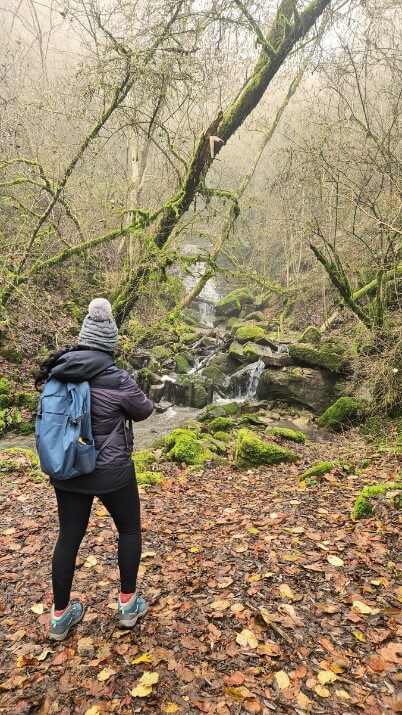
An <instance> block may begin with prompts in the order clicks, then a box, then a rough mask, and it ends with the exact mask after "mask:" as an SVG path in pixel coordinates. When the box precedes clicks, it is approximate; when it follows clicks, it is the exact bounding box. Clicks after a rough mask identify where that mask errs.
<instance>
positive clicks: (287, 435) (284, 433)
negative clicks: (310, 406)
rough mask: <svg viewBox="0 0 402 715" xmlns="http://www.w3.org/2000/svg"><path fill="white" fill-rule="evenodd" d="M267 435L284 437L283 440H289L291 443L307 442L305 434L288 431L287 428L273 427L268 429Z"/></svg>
mask: <svg viewBox="0 0 402 715" xmlns="http://www.w3.org/2000/svg"><path fill="white" fill-rule="evenodd" d="M265 434H273V435H274V436H275V437H282V438H283V439H289V440H290V441H291V442H299V443H300V444H303V443H304V442H305V441H306V435H305V434H304V432H298V431H297V430H293V429H288V428H287V427H272V428H271V429H268V430H267V431H266V433H265Z"/></svg>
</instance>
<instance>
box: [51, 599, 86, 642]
mask: <svg viewBox="0 0 402 715" xmlns="http://www.w3.org/2000/svg"><path fill="white" fill-rule="evenodd" d="M84 612H85V608H84V606H83V605H82V603H81V601H71V602H70V604H69V606H68V607H67V608H66V610H65V611H64V613H63V615H62V616H60V618H56V617H55V615H54V606H52V610H51V614H50V633H49V638H50V640H52V641H64V639H65V638H67V636H68V634H69V631H70V628H72V627H73V626H75V625H76V624H77V623H79V622H80V621H81V620H82V618H83V616H84Z"/></svg>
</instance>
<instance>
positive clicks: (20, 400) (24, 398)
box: [14, 391, 38, 412]
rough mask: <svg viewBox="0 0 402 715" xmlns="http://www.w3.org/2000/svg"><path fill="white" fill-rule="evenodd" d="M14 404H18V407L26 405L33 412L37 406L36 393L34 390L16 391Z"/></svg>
mask: <svg viewBox="0 0 402 715" xmlns="http://www.w3.org/2000/svg"><path fill="white" fill-rule="evenodd" d="M14 404H16V405H18V407H26V408H27V409H28V410H31V412H34V410H36V408H37V406H38V394H37V393H36V392H22V391H17V392H16V393H15V398H14Z"/></svg>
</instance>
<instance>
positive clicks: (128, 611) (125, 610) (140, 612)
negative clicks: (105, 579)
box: [117, 593, 149, 628]
mask: <svg viewBox="0 0 402 715" xmlns="http://www.w3.org/2000/svg"><path fill="white" fill-rule="evenodd" d="M117 604H118V607H119V622H120V625H121V626H123V628H132V627H133V626H135V624H136V623H137V621H138V619H139V618H141V616H145V614H146V613H147V612H148V608H149V606H148V603H147V602H146V600H145V598H142V597H141V596H137V595H136V594H135V593H134V594H133V596H131V598H130V600H129V601H127V603H121V601H120V596H119V598H118V601H117Z"/></svg>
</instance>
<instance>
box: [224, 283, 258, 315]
mask: <svg viewBox="0 0 402 715" xmlns="http://www.w3.org/2000/svg"><path fill="white" fill-rule="evenodd" d="M253 300H254V299H253V296H252V294H251V293H250V292H249V291H248V290H245V289H243V288H238V289H237V290H233V291H232V292H231V293H228V294H227V295H225V296H224V297H223V298H221V299H220V300H219V301H218V303H217V304H216V306H215V310H216V315H217V316H230V315H239V313H240V310H241V308H242V306H243V305H245V304H247V303H253Z"/></svg>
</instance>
